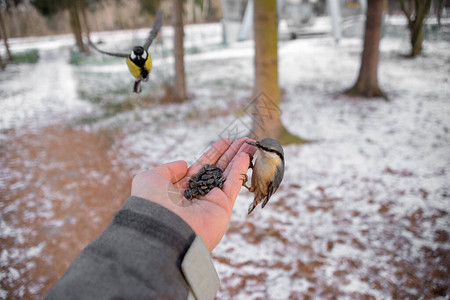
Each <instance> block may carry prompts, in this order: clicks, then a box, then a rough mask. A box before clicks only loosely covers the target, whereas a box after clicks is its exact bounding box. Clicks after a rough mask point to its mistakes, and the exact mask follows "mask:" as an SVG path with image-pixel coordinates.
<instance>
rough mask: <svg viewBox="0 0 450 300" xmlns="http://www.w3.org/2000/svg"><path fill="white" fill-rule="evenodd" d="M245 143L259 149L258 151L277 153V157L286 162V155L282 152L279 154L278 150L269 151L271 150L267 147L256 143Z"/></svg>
mask: <svg viewBox="0 0 450 300" xmlns="http://www.w3.org/2000/svg"><path fill="white" fill-rule="evenodd" d="M245 142H246V143H247V144H249V145H252V146H255V147H257V148H258V149H261V150H264V151H266V152H272V153H275V154H277V155H278V156H279V157H280V159H281V160H282V161H284V155H283V153H281V152H279V151H277V150H274V149H269V148H267V147H264V146H262V145H261V144H259V143H254V142H249V141H245Z"/></svg>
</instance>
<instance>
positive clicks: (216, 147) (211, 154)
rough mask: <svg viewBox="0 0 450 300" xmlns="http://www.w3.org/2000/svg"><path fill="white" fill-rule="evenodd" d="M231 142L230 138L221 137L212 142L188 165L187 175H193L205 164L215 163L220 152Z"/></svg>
mask: <svg viewBox="0 0 450 300" xmlns="http://www.w3.org/2000/svg"><path fill="white" fill-rule="evenodd" d="M231 143H232V141H231V140H230V139H223V140H220V141H218V142H216V143H214V144H213V145H212V146H211V147H210V148H209V149H208V151H206V152H205V153H204V154H203V155H202V156H201V157H200V158H199V159H197V161H196V162H195V163H194V164H193V165H192V166H190V167H189V170H188V172H187V176H188V177H191V176H194V175H195V174H197V173H198V171H200V169H201V168H202V167H203V166H204V165H206V164H210V165H211V164H215V163H216V162H217V160H219V158H220V157H221V156H222V154H223V153H225V151H227V149H228V147H229V146H230V145H231Z"/></svg>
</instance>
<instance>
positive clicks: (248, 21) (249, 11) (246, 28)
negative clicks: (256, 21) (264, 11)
mask: <svg viewBox="0 0 450 300" xmlns="http://www.w3.org/2000/svg"><path fill="white" fill-rule="evenodd" d="M252 24H253V0H248V2H247V7H246V8H245V14H244V19H243V20H242V24H241V28H240V30H239V37H238V40H239V41H243V40H246V39H247V38H248V34H249V32H250V28H251V27H252Z"/></svg>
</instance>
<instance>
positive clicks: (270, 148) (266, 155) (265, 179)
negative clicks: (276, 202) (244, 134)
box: [242, 138, 284, 214]
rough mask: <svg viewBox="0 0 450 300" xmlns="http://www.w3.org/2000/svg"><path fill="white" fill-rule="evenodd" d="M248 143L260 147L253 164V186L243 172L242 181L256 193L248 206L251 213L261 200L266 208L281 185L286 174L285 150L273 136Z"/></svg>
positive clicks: (262, 205) (262, 206)
mask: <svg viewBox="0 0 450 300" xmlns="http://www.w3.org/2000/svg"><path fill="white" fill-rule="evenodd" d="M246 143H247V144H249V145H252V146H255V147H256V148H258V156H257V157H256V160H255V163H254V166H253V174H252V186H251V187H248V186H247V184H246V183H247V181H248V177H247V175H246V174H243V175H244V179H243V182H242V185H243V186H244V187H246V188H247V189H248V190H249V191H250V192H252V193H254V194H255V198H254V200H253V202H252V203H251V204H250V206H249V208H248V213H249V214H250V213H251V212H252V211H253V210H254V209H255V207H256V206H257V205H258V204H259V203H260V202H261V201H263V202H262V204H261V208H264V206H266V204H267V202H268V201H269V199H270V197H271V196H272V195H273V194H274V193H275V192H276V190H277V189H278V187H279V186H280V183H281V181H282V180H283V175H284V151H283V147H281V145H280V143H279V142H278V141H276V140H274V139H271V138H265V139H262V140H261V141H259V142H249V141H246Z"/></svg>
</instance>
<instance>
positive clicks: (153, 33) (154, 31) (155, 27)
mask: <svg viewBox="0 0 450 300" xmlns="http://www.w3.org/2000/svg"><path fill="white" fill-rule="evenodd" d="M161 25H162V11H158V13H157V14H156V19H155V23H153V27H152V31H150V34H149V35H148V38H147V40H146V41H145V44H144V49H145V50H146V51H148V47H150V45H151V44H152V42H153V40H154V39H155V37H156V36H157V35H158V31H159V29H160V28H161Z"/></svg>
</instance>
